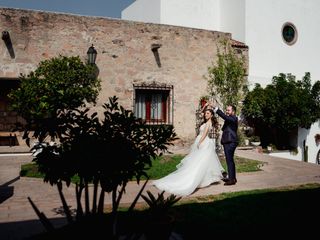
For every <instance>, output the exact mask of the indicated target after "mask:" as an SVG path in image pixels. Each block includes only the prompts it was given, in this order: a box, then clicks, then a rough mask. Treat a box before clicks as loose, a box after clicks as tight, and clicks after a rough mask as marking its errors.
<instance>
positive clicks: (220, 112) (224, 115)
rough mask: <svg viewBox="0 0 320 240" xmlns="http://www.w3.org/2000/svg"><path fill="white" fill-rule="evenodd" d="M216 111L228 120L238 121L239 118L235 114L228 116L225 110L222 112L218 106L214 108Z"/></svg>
mask: <svg viewBox="0 0 320 240" xmlns="http://www.w3.org/2000/svg"><path fill="white" fill-rule="evenodd" d="M214 112H215V113H217V114H218V115H219V116H220V117H221V118H222V119H223V120H225V121H228V122H237V118H236V117H235V116H227V115H226V114H225V113H224V112H222V111H221V110H220V109H219V108H218V107H216V108H215V109H214Z"/></svg>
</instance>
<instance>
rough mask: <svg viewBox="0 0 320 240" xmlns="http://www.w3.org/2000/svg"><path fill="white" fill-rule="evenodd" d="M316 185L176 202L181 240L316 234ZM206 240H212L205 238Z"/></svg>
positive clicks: (318, 187) (318, 207) (319, 210)
mask: <svg viewBox="0 0 320 240" xmlns="http://www.w3.org/2000/svg"><path fill="white" fill-rule="evenodd" d="M319 200H320V184H306V185H301V186H292V187H284V188H279V189H264V190H253V191H242V192H235V193H223V194H219V195H216V196H206V197H198V198H193V199H189V200H188V201H185V202H184V201H180V202H178V203H179V204H176V206H174V207H173V211H174V214H175V217H176V225H175V231H176V232H178V233H180V234H181V235H183V236H184V238H183V239H207V238H201V236H216V234H217V236H223V235H225V234H226V235H227V236H230V235H237V236H238V237H240V236H243V237H245V236H246V237H250V238H251V237H252V238H253V237H255V236H256V237H258V236H259V237H261V236H266V235H271V236H277V235H276V234H277V233H278V234H281V233H287V234H289V235H294V234H298V233H299V234H301V233H303V234H304V235H305V236H307V235H308V234H310V233H311V232H314V233H316V231H318V230H317V229H318V226H319V221H318V220H317V217H318V214H319V213H320V205H319ZM208 239H214V237H212V238H208Z"/></svg>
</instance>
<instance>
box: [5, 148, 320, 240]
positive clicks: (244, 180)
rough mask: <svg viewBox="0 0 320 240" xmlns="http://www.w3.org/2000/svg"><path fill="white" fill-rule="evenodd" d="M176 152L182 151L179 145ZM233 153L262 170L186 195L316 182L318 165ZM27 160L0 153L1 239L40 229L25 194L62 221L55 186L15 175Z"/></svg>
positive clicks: (126, 199) (127, 197) (131, 191)
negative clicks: (232, 182) (229, 182)
mask: <svg viewBox="0 0 320 240" xmlns="http://www.w3.org/2000/svg"><path fill="white" fill-rule="evenodd" d="M177 152H179V153H183V149H180V151H177ZM236 155H237V156H240V157H245V158H249V159H256V160H260V161H262V162H264V163H265V164H264V165H263V167H262V171H258V172H251V173H239V174H238V175H237V179H238V183H237V184H236V185H232V186H224V185H223V184H222V183H221V184H215V185H211V186H209V187H206V188H203V189H199V190H197V191H196V192H195V193H194V194H192V195H191V196H189V197H195V196H206V195H212V194H219V193H223V192H235V191H243V190H252V189H264V188H275V187H282V186H290V185H298V184H306V183H320V165H316V164H311V163H305V162H298V161H294V160H288V159H282V158H276V157H270V156H268V155H263V154H260V153H257V152H254V151H252V150H237V151H236ZM30 161H31V156H26V155H20V156H14V155H11V154H10V155H1V154H0V236H1V239H2V240H17V239H24V238H26V237H28V236H30V235H33V234H36V233H39V232H42V231H43V230H44V228H43V226H42V224H41V223H40V222H39V221H38V218H37V216H36V214H35V212H34V210H33V209H32V207H31V205H30V203H29V202H28V199H27V198H28V197H30V198H31V199H32V200H33V201H34V203H35V204H36V205H37V207H38V208H39V209H40V211H42V212H43V213H44V214H45V215H46V216H47V217H49V218H50V221H51V222H52V223H53V224H54V225H55V226H57V227H58V226H61V225H62V224H65V220H64V217H63V216H62V215H61V201H60V198H59V195H58V191H57V189H56V187H50V185H49V184H47V183H43V181H42V180H41V179H32V178H24V177H22V178H20V177H19V171H20V166H21V164H24V163H27V162H30ZM142 183H143V182H142ZM142 183H140V185H138V184H137V183H135V182H130V183H129V184H128V187H127V192H126V194H124V196H123V198H122V203H131V202H132V200H133V199H134V197H135V196H136V194H137V193H138V192H139V190H140V188H141V186H142ZM147 190H150V191H151V192H153V193H157V192H158V190H157V189H156V188H154V187H153V186H150V185H147V187H146V188H145V190H144V191H147ZM63 191H64V194H65V197H66V200H67V202H68V204H69V205H70V206H71V208H75V197H74V195H75V194H74V188H73V187H69V188H67V187H65V188H64V190H63ZM139 201H141V202H142V201H143V200H141V199H140V200H139ZM110 202H111V201H110V196H107V199H106V204H108V203H110Z"/></svg>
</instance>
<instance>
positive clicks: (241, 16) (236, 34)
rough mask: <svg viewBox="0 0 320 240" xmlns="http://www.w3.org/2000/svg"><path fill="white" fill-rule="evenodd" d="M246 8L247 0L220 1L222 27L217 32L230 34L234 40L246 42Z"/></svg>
mask: <svg viewBox="0 0 320 240" xmlns="http://www.w3.org/2000/svg"><path fill="white" fill-rule="evenodd" d="M245 6H246V5H245V0H222V1H220V26H219V27H218V28H217V30H220V31H223V32H230V33H231V34H232V38H233V39H235V40H237V41H240V42H245V33H246V32H245V30H246V25H245V24H246V21H245V20H246V15H245V14H246V12H245V9H246V8H245Z"/></svg>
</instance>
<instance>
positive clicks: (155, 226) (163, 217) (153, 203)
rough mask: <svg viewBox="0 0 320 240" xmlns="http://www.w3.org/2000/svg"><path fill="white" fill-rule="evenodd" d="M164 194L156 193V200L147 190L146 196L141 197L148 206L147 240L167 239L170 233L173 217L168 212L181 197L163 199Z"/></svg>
mask: <svg viewBox="0 0 320 240" xmlns="http://www.w3.org/2000/svg"><path fill="white" fill-rule="evenodd" d="M164 192H165V191H162V192H161V193H158V197H157V198H156V197H155V196H154V195H153V194H152V193H151V192H150V191H149V190H148V191H147V194H148V196H146V195H141V197H142V198H143V199H144V200H145V202H146V203H147V204H148V205H149V209H148V212H147V213H148V215H147V225H146V230H145V235H146V237H147V239H159V240H160V239H169V237H170V235H171V233H172V229H173V223H174V217H173V215H171V214H170V212H169V210H170V208H171V207H172V206H173V205H174V204H175V203H176V202H178V201H179V200H180V199H181V197H177V196H176V195H174V194H171V195H170V196H168V197H167V198H164Z"/></svg>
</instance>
